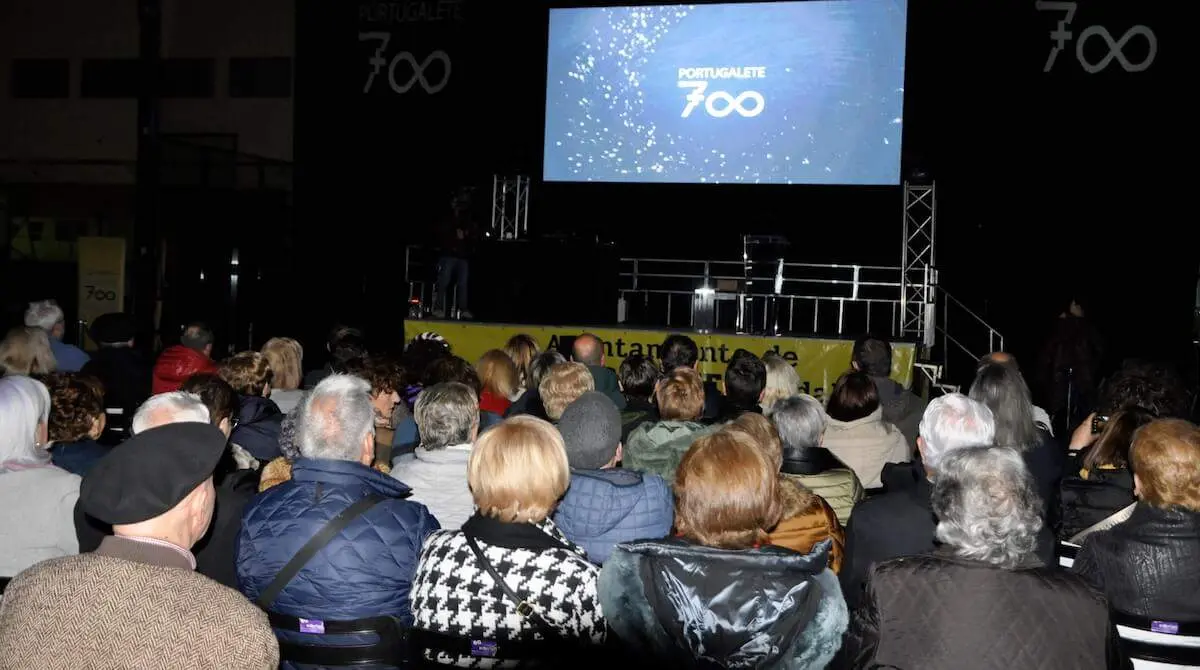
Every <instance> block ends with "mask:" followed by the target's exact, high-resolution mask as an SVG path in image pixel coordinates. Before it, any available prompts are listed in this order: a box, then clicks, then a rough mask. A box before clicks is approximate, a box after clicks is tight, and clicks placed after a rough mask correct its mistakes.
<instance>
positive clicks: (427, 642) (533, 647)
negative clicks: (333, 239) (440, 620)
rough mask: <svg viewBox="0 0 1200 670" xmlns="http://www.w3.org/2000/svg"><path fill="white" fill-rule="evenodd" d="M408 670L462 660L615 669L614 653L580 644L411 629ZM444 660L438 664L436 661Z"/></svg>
mask: <svg viewBox="0 0 1200 670" xmlns="http://www.w3.org/2000/svg"><path fill="white" fill-rule="evenodd" d="M408 648H409V667H410V668H440V667H446V665H455V664H456V663H455V661H456V660H457V659H458V658H459V657H462V658H468V659H472V660H475V659H480V660H483V659H488V660H492V661H496V662H500V661H515V662H519V663H520V665H521V667H535V668H536V667H543V668H561V667H572V668H576V669H578V668H593V667H604V668H609V667H615V666H614V665H613V664H612V663H611V662H610V661H611V658H612V657H611V651H612V650H611V649H610V648H608V647H606V646H595V645H588V644H587V643H584V642H581V641H577V640H562V639H542V640H484V639H471V638H466V637H460V636H457V635H451V634H449V633H442V632H440V631H433V630H428V629H424V628H410V629H408ZM439 657H441V658H442V660H443V662H442V663H438V661H437V660H436V659H438V658H439Z"/></svg>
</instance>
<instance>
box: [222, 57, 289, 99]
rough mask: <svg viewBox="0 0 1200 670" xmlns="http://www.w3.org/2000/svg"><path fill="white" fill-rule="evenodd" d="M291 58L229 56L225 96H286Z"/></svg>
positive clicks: (287, 95)
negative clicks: (227, 91)
mask: <svg viewBox="0 0 1200 670" xmlns="http://www.w3.org/2000/svg"><path fill="white" fill-rule="evenodd" d="M291 96H292V59H291V58H230V59H229V97H231V98H290V97H291Z"/></svg>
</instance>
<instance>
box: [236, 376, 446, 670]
mask: <svg viewBox="0 0 1200 670" xmlns="http://www.w3.org/2000/svg"><path fill="white" fill-rule="evenodd" d="M298 409H299V411H300V414H299V419H298V421H297V423H296V439H297V442H298V443H299V446H300V458H299V459H297V460H296V462H295V463H294V464H293V465H292V478H291V479H290V480H289V481H286V482H283V483H281V484H278V485H276V486H273V487H271V488H269V489H267V490H266V491H263V492H262V493H260V494H258V496H257V497H256V498H255V499H254V501H253V502H252V503H251V505H250V507H249V508H247V510H246V512H245V514H244V515H243V517H242V531H241V536H240V538H239V541H238V551H237V571H238V582H239V584H240V587H241V590H242V593H244V594H246V597H248V598H250V599H251V600H252V601H254V602H255V603H257V604H258V606H259V607H261V608H263V609H265V610H267V611H268V612H270V613H271V614H272V622H273V624H274V625H275V629H276V634H277V635H279V636H280V639H281V640H284V641H290V640H296V639H297V637H296V636H298V635H302V636H303V639H304V640H305V644H308V645H313V646H321V647H325V648H326V649H324V650H323V653H322V658H325V659H327V662H321V663H320V665H323V666H324V665H330V666H341V665H353V664H355V663H356V661H357V660H362V658H363V656H362V654H363V653H364V649H362V648H360V649H359V650H358V651H353V650H349V649H339V647H346V646H349V645H366V647H365V650H366V653H370V651H371V649H372V647H371V646H370V645H371V640H370V639H364V636H361V635H358V636H355V635H334V634H333V632H332V629H333V628H334V625H333V624H331V623H330V622H337V623H336V626H337V629H338V630H347V629H350V630H359V629H357V628H354V626H358V625H367V623H368V622H363V621H362V620H363V619H369V618H374V617H395V618H396V619H397V620H398V621H399V622H400V624H401V625H404V626H409V625H412V620H413V618H412V610H411V608H410V606H409V594H410V591H411V589H412V581H413V575H414V572H415V570H416V566H417V558H418V556H419V555H420V553H421V544H422V543H423V542H424V541H425V538H426V537H428V536H429V535H430V533H432V532H433V531H435V530H437V529H438V522H437V520H436V519H434V517H433V515H432V514H430V513H429V510H428V509H427V508H426V507H425V505H422V504H420V503H416V502H412V501H410V500H406V499H405V498H407V497H408V496H409V495H410V494H411V492H412V491H411V489H409V487H407V486H405V485H404V484H402V483H400V482H399V481H397V480H395V479H393V478H391V477H390V476H388V475H386V474H383V473H382V472H379V471H378V470H375V469H373V468H372V467H371V465H372V463H374V461H375V408H374V406H373V405H372V403H371V385H370V384H369V383H368V382H366V381H364V380H362V379H360V378H358V377H353V376H350V375H344V374H333V375H330V376H328V377H326V378H325V379H323V380H322V381H321V382H320V383H319V384H317V386H316V388H314V389H313V390H312V391H311V392H310V393H309V394H308V395H307V396H306V397H305V398H304V401H303V402H302V403H301V404H300V406H299V407H298ZM314 538H317V539H316V540H314ZM313 542H316V543H318V544H315V545H314V544H312V543H313ZM313 547H316V548H317V549H316V550H314V549H313ZM327 627H328V628H330V629H331V630H330V635H331V637H330V638H327V637H324V634H325V632H326V628H327ZM347 627H349V628H347ZM289 649H290V647H289V646H287V645H284V647H283V649H282V653H281V655H282V657H283V660H284V661H285V662H286V661H289V660H291V659H290V658H289V653H290V652H289ZM335 655H336V657H337V658H336V659H335V660H336V662H335V660H328V659H331V658H332V657H333V656H335Z"/></svg>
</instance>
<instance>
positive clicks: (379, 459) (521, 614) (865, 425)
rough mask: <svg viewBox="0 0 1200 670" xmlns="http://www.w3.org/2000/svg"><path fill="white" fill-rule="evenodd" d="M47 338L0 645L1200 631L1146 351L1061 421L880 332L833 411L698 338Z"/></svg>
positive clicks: (1050, 658)
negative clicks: (914, 353) (949, 374)
mask: <svg viewBox="0 0 1200 670" xmlns="http://www.w3.org/2000/svg"><path fill="white" fill-rule="evenodd" d="M56 310H57V311H56ZM61 326H62V312H61V310H58V309H57V307H56V306H54V305H53V303H50V302H43V303H35V304H34V305H31V307H30V310H29V312H28V313H27V315H26V327H25V328H18V329H15V330H14V331H12V332H10V333H9V334H8V336H7V337H6V338H5V339H4V340H3V341H2V342H0V366H2V367H3V372H4V375H3V377H0V588H3V591H2V595H0V667H5V668H76V667H106V668H107V667H113V668H135V667H136V668H143V667H181V668H182V667H188V668H194V667H212V668H217V667H220V668H255V669H258V668H272V667H277V666H280V665H281V664H282V667H287V668H314V667H349V666H353V667H370V668H386V667H423V666H437V665H449V666H457V667H482V668H489V667H513V666H517V665H523V664H524V665H538V664H540V665H542V666H544V667H564V666H567V665H571V666H580V665H582V666H587V667H590V666H592V665H596V666H604V667H611V666H613V665H614V664H617V663H621V662H632V663H633V664H634V665H636V666H638V667H641V666H645V667H653V666H664V667H758V668H789V669H808V668H813V669H816V668H825V667H831V668H840V667H845V668H884V667H887V668H893V667H894V668H968V667H970V668H978V667H997V668H999V667H1005V668H1010V667H1029V668H1034V667H1038V668H1040V667H1054V668H1098V667H1125V664H1126V663H1127V656H1128V654H1127V652H1126V650H1125V649H1124V648H1123V646H1122V644H1121V643H1120V641H1119V640H1118V638H1117V634H1116V629H1115V626H1114V621H1115V620H1116V619H1117V618H1118V617H1125V616H1129V617H1139V618H1145V619H1152V620H1154V621H1156V622H1158V623H1161V622H1173V623H1174V624H1175V625H1176V627H1177V628H1178V627H1180V626H1182V627H1184V628H1185V629H1189V627H1191V626H1194V624H1196V623H1197V622H1200V428H1197V426H1195V425H1194V424H1192V423H1189V422H1188V421H1187V420H1186V419H1185V417H1186V413H1187V408H1188V406H1189V403H1188V398H1187V390H1186V389H1185V387H1183V386H1182V385H1181V384H1179V383H1177V380H1176V378H1174V377H1173V376H1172V375H1171V373H1170V371H1169V370H1168V369H1167V368H1164V367H1162V366H1157V365H1154V364H1150V363H1145V362H1140V361H1130V362H1129V363H1128V364H1126V365H1124V366H1122V368H1121V369H1120V370H1118V371H1117V372H1116V373H1115V375H1114V376H1113V377H1112V378H1110V379H1108V380H1106V382H1105V383H1104V384H1103V386H1102V387H1101V389H1100V391H1099V393H1098V396H1097V397H1098V400H1097V401H1096V404H1095V412H1094V413H1093V414H1092V415H1091V416H1088V417H1087V419H1086V420H1084V421H1083V422H1082V423H1080V424H1079V425H1078V427H1073V432H1072V433H1071V434H1070V435H1061V436H1060V437H1058V438H1056V437H1055V436H1054V435H1052V434H1051V431H1052V427H1051V425H1050V422H1049V421H1048V419H1047V418H1046V413H1045V412H1043V411H1042V410H1041V409H1039V408H1038V407H1037V406H1035V405H1034V404H1033V402H1032V398H1031V396H1030V392H1029V387H1028V386H1027V384H1026V382H1025V379H1024V376H1023V374H1022V372H1021V369H1020V367H1019V366H1018V364H1017V361H1016V360H1015V359H1013V357H1012V356H1010V355H1008V354H1006V353H1004V352H995V353H993V354H990V355H988V356H986V357H984V358H983V359H981V360H980V361H979V364H978V368H977V370H976V375H975V379H974V382H973V383H972V384H971V385H970V387H969V390H968V392H967V393H966V394H959V393H950V394H945V395H940V396H938V397H934V398H932V399H930V400H928V401H926V400H925V399H922V398H920V397H918V396H917V395H915V394H914V393H912V392H911V391H910V390H908V389H906V388H904V387H903V386H902V385H900V384H898V383H897V382H895V381H893V380H892V378H891V376H892V372H893V370H892V350H891V346H890V344H889V343H888V342H887V341H886V340H885V339H882V338H878V337H873V336H864V337H861V338H859V339H858V340H857V341H856V342H855V343H854V347H853V352H852V355H851V357H850V360H848V361H847V370H846V372H845V373H844V374H843V375H841V376H840V378H839V379H838V380H837V382H836V384H835V385H834V386H833V388H832V391H831V392H830V393H829V394H828V397H827V398H826V399H825V400H824V401H822V400H818V399H816V398H813V397H811V396H808V395H804V394H803V393H801V383H800V382H801V380H800V379H799V377H798V376H797V374H796V371H795V369H794V367H793V366H792V364H791V363H790V362H789V361H787V360H784V359H783V358H781V357H779V356H777V355H774V354H771V353H768V354H767V355H766V356H763V357H759V356H757V355H755V354H754V353H751V352H749V351H745V350H738V351H736V352H735V353H734V354H733V356H732V358H731V359H730V361H729V363H728V365H727V367H726V368H725V370H724V374H723V379H722V380H721V381H720V382H719V383H716V382H711V381H706V380H704V379H703V378H702V377H701V375H700V373H699V372H698V370H699V368H700V350H699V347H698V346H697V343H696V342H695V341H694V340H692V339H691V338H690V337H688V336H687V335H686V334H673V335H670V336H669V337H667V338H666V340H665V341H664V342H663V343H662V345H661V347H659V349H658V355H657V358H653V359H652V358H650V357H647V356H642V355H631V356H628V357H625V358H624V359H623V360H622V361H621V362H620V364H619V365H617V366H615V368H614V367H610V366H609V365H608V361H607V360H606V357H605V346H604V343H603V342H602V341H601V340H600V339H599V338H598V337H596V336H594V335H591V334H587V333H584V334H581V335H579V336H577V337H575V338H574V339H573V345H572V347H571V351H562V352H559V351H554V350H542V349H541V347H540V346H539V343H538V342H537V341H536V340H535V339H534V338H532V337H530V336H528V335H517V336H514V337H513V338H511V339H510V340H509V341H508V342H498V343H496V344H497V345H498V346H497V348H496V349H494V350H491V351H488V352H487V353H485V354H484V355H483V356H481V357H480V358H479V360H477V361H474V362H471V361H467V360H464V359H463V358H461V357H459V356H457V355H456V354H455V351H454V347H453V343H452V342H450V341H447V340H446V339H445V338H443V337H442V336H440V335H438V334H437V333H433V332H427V333H422V334H421V335H419V336H418V337H416V338H414V339H413V340H412V341H410V342H408V343H407V344H406V345H405V347H404V349H403V354H402V355H399V356H396V357H391V356H388V355H382V354H380V353H379V352H374V351H371V350H369V348H368V347H367V343H366V340H365V339H364V338H363V335H362V333H361V332H359V331H357V330H355V329H354V328H349V327H343V326H339V327H337V328H335V329H333V331H332V332H331V333H330V336H329V338H328V341H327V342H326V343H325V345H326V349H327V351H326V353H327V354H328V363H327V364H326V365H324V366H323V367H320V368H316V369H311V370H308V371H307V374H306V370H305V367H304V350H303V347H301V345H300V344H299V343H298V342H297V341H295V340H293V339H289V338H273V339H271V340H269V341H267V342H266V343H265V344H264V345H263V347H262V349H261V350H260V351H244V352H240V353H236V354H234V355H232V356H229V357H228V358H225V359H224V360H221V361H216V360H213V358H212V342H213V334H212V332H211V331H210V330H209V329H207V328H206V327H205V326H204V325H203V324H200V323H194V324H189V325H187V326H186V327H185V328H184V329H183V331H182V333H181V338H180V343H179V344H178V345H176V346H173V347H170V348H167V349H166V350H164V351H163V352H162V353H161V354H160V355H159V356H158V358H157V360H156V361H155V362H154V363H153V364H150V363H148V362H147V361H145V360H143V359H142V358H141V355H140V354H139V353H138V352H137V350H136V349H135V348H134V346H133V345H134V330H133V324H132V323H131V321H130V320H129V318H128V317H127V316H126V315H124V314H119V313H116V314H109V315H105V316H104V317H101V318H99V319H97V320H96V321H95V322H94V323H93V324H92V326H91V330H90V335H91V338H92V339H93V341H94V342H96V343H97V344H98V349H96V350H95V351H93V352H91V353H90V354H89V353H84V352H83V351H81V350H78V349H76V348H74V347H71V346H70V345H66V344H63V343H62V342H61V339H62V327H61ZM56 343H57V344H56ZM1067 550H1069V551H1071V552H1072V555H1073V557H1074V562H1073V564H1072V565H1071V567H1070V568H1069V569H1066V568H1063V567H1061V566H1060V556H1061V555H1062V554H1063V552H1064V551H1067Z"/></svg>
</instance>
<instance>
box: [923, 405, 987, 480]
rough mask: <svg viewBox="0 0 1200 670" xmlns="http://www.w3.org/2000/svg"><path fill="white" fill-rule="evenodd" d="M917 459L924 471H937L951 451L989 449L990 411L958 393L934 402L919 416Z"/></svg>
mask: <svg viewBox="0 0 1200 670" xmlns="http://www.w3.org/2000/svg"><path fill="white" fill-rule="evenodd" d="M920 435H921V441H922V443H923V445H924V446H923V447H922V449H921V459H922V460H923V461H924V463H925V467H926V468H929V469H930V470H937V468H938V464H939V463H940V462H941V460H942V459H943V458H944V457H945V456H946V454H948V453H949V452H951V451H954V450H956V449H962V448H963V447H990V446H992V445H993V444H995V442H996V422H995V420H994V419H993V418H992V410H990V409H988V408H987V406H986V405H984V404H983V403H981V402H977V401H975V400H971V399H970V398H968V397H967V396H965V395H963V394H961V393H947V394H946V395H944V396H941V397H940V398H934V399H933V400H931V401H930V402H929V406H928V407H926V408H925V414H924V415H922V416H921V428H920Z"/></svg>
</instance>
